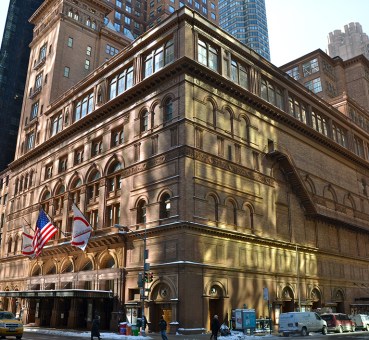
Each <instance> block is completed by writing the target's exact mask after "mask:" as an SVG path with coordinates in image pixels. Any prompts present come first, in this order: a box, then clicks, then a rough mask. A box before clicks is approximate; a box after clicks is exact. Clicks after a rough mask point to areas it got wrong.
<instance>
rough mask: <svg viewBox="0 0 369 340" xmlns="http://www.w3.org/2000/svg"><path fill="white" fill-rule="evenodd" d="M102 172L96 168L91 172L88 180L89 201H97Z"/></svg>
mask: <svg viewBox="0 0 369 340" xmlns="http://www.w3.org/2000/svg"><path fill="white" fill-rule="evenodd" d="M100 177H101V176H100V172H99V171H97V170H94V171H93V172H91V174H90V176H89V177H88V180H87V182H88V183H87V203H88V204H90V203H93V202H96V201H97V200H98V198H99V189H100V182H99V179H100Z"/></svg>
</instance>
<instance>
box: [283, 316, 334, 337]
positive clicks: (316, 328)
mask: <svg viewBox="0 0 369 340" xmlns="http://www.w3.org/2000/svg"><path fill="white" fill-rule="evenodd" d="M278 332H279V333H281V334H283V336H289V335H290V334H296V333H299V334H301V335H302V336H306V335H309V332H321V333H322V334H324V335H325V334H327V323H326V322H325V320H323V319H322V318H321V317H320V316H319V314H317V313H314V312H290V313H281V315H280V316H279V329H278Z"/></svg>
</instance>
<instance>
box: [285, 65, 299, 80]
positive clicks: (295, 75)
mask: <svg viewBox="0 0 369 340" xmlns="http://www.w3.org/2000/svg"><path fill="white" fill-rule="evenodd" d="M287 74H288V75H289V76H290V77H292V78H293V79H295V80H299V79H300V72H299V67H298V66H296V67H294V68H292V69H290V70H288V71H287Z"/></svg>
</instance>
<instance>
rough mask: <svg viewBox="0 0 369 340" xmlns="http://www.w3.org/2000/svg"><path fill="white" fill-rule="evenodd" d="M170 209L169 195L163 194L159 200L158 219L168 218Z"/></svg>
mask: <svg viewBox="0 0 369 340" xmlns="http://www.w3.org/2000/svg"><path fill="white" fill-rule="evenodd" d="M170 208H171V202H170V195H169V194H168V193H165V194H163V195H162V196H161V198H160V212H159V218H168V217H169V215H170Z"/></svg>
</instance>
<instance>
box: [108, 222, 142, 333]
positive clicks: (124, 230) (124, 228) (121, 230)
mask: <svg viewBox="0 0 369 340" xmlns="http://www.w3.org/2000/svg"><path fill="white" fill-rule="evenodd" d="M114 227H115V228H118V229H119V233H120V234H128V233H129V232H131V233H133V231H132V230H131V229H129V228H128V227H127V226H123V225H120V224H114ZM137 236H138V237H139V238H140V239H141V240H142V241H143V273H142V274H143V275H142V288H140V289H141V291H140V303H141V323H142V331H141V332H142V335H143V336H146V333H145V328H146V322H145V298H146V296H145V291H146V272H147V271H148V270H149V268H148V267H149V263H146V259H147V258H148V251H147V249H146V226H145V230H144V236H143V237H142V236H141V235H137Z"/></svg>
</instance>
